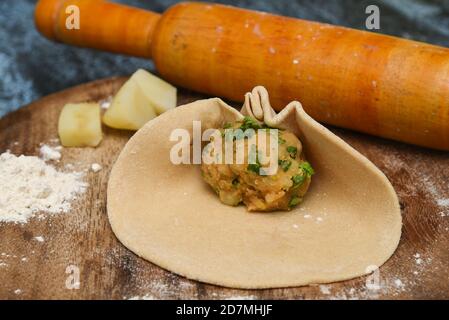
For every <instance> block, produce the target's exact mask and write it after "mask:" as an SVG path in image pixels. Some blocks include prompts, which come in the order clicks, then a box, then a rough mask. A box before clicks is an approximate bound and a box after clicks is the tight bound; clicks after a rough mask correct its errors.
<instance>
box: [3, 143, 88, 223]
mask: <svg viewBox="0 0 449 320" xmlns="http://www.w3.org/2000/svg"><path fill="white" fill-rule="evenodd" d="M50 149H51V148H50V147H48V146H46V145H45V148H44V151H43V152H42V150H41V154H42V153H43V154H42V156H43V157H44V158H45V159H46V160H59V158H60V154H59V152H58V151H57V150H54V149H51V150H50ZM57 153H58V154H59V156H58V154H57ZM0 176H1V177H2V183H1V184H0V222H14V223H26V222H27V221H28V219H29V218H31V217H32V216H34V215H35V214H40V216H42V214H43V213H51V214H56V213H61V212H68V211H69V210H70V208H71V204H70V202H71V201H72V200H74V199H75V198H76V196H77V195H79V194H82V193H84V191H85V190H86V188H87V183H85V182H83V181H82V178H83V173H79V172H62V171H58V170H56V169H55V168H54V167H53V166H51V165H49V164H47V163H46V162H45V161H44V160H43V159H40V158H38V157H35V156H25V155H20V156H15V155H13V154H11V153H10V152H9V151H7V152H4V153H2V154H1V155H0Z"/></svg>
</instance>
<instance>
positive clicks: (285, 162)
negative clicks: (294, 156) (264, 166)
mask: <svg viewBox="0 0 449 320" xmlns="http://www.w3.org/2000/svg"><path fill="white" fill-rule="evenodd" d="M278 164H279V165H280V166H281V168H282V170H284V172H287V171H288V169H289V168H290V166H291V165H292V162H291V161H290V160H279V161H278Z"/></svg>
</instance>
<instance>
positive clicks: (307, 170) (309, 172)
mask: <svg viewBox="0 0 449 320" xmlns="http://www.w3.org/2000/svg"><path fill="white" fill-rule="evenodd" d="M299 168H300V169H302V171H304V173H305V174H307V175H308V176H309V177H311V176H312V175H314V174H315V170H313V168H312V166H311V165H310V163H308V162H307V161H305V162H303V163H301V164H300V165H299Z"/></svg>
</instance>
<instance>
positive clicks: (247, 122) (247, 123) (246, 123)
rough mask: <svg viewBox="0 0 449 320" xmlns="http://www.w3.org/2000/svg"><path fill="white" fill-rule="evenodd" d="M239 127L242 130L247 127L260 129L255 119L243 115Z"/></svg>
mask: <svg viewBox="0 0 449 320" xmlns="http://www.w3.org/2000/svg"><path fill="white" fill-rule="evenodd" d="M240 129H242V130H243V131H245V130H247V129H254V130H257V129H262V126H261V125H260V124H259V123H258V122H257V121H256V119H254V118H251V117H248V116H246V117H244V118H243V121H242V125H241V126H240Z"/></svg>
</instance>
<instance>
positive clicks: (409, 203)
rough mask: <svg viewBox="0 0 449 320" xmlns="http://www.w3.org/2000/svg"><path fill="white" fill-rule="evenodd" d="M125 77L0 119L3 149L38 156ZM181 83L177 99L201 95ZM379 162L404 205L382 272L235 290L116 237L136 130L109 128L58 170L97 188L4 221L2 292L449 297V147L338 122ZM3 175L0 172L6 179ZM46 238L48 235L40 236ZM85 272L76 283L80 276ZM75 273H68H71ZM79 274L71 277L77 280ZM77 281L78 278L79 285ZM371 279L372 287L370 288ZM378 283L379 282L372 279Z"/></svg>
mask: <svg viewBox="0 0 449 320" xmlns="http://www.w3.org/2000/svg"><path fill="white" fill-rule="evenodd" d="M124 80H125V78H110V79H105V80H100V81H95V82H91V83H88V84H84V85H80V86H77V87H74V88H71V89H68V90H65V91H62V92H59V93H56V94H52V95H50V96H47V97H45V98H43V99H41V100H39V101H37V102H34V103H32V104H30V105H28V106H25V107H23V108H21V109H19V110H18V111H16V112H13V113H11V114H9V115H7V116H5V117H4V118H2V119H0V153H1V152H5V151H6V150H7V149H9V150H11V152H12V153H14V154H16V155H19V154H25V155H37V154H38V149H39V144H40V143H51V142H52V139H55V138H57V121H58V116H59V112H60V110H61V108H62V106H63V105H64V104H65V103H67V102H82V101H100V100H102V99H105V98H107V97H108V96H110V95H112V94H114V93H115V92H116V90H117V89H118V88H119V87H120V86H121V84H122V83H123V82H124ZM203 97H204V96H200V95H198V94H194V93H192V92H188V91H183V90H180V91H179V96H178V104H184V103H187V102H191V101H194V100H196V99H199V98H203ZM331 130H332V131H333V132H335V133H336V134H337V135H339V136H340V137H342V138H343V139H344V140H345V141H347V142H348V143H349V144H351V145H352V146H353V147H354V148H355V149H357V150H359V151H360V152H361V153H362V154H364V155H365V156H367V157H368V158H369V159H370V160H371V161H373V162H374V163H375V164H376V165H377V166H378V167H379V168H380V169H381V170H382V171H383V172H384V173H385V174H386V175H387V176H388V178H389V179H390V181H391V182H392V184H393V186H394V187H395V189H396V191H397V193H398V195H399V199H400V202H401V207H402V214H403V220H404V226H403V234H402V238H401V242H400V245H399V248H398V250H397V251H396V253H395V254H394V255H393V257H392V258H391V259H390V260H389V261H388V262H387V263H386V264H385V265H384V266H382V267H381V269H380V271H379V274H378V279H379V280H380V289H378V290H373V289H371V290H370V289H368V288H367V286H366V284H367V282H368V283H374V282H373V281H375V278H376V277H377V275H375V276H370V277H363V278H357V279H354V280H350V281H344V282H340V283H335V284H330V285H327V286H308V287H300V288H288V289H272V290H234V289H228V288H222V287H218V286H213V285H208V284H203V283H199V282H196V281H190V280H187V279H185V278H183V277H180V276H177V275H175V274H173V273H171V272H168V271H166V270H164V269H162V268H159V267H158V266H156V265H154V264H152V263H150V262H147V261H145V260H143V259H141V258H139V257H137V256H136V255H134V254H133V253H132V252H130V251H129V250H127V249H126V248H125V247H124V246H123V245H121V243H120V242H119V241H118V240H117V239H116V238H115V236H114V234H113V233H112V230H111V228H110V226H109V223H108V219H107V214H106V185H107V181H108V175H109V172H110V169H111V167H112V165H113V163H114V161H115V159H116V158H117V156H118V154H119V152H120V150H121V149H122V147H123V146H124V144H125V143H126V141H127V140H128V139H129V137H130V136H131V135H132V132H127V131H119V130H113V129H109V128H104V132H105V135H104V140H103V142H102V143H101V145H100V146H99V147H98V148H64V149H63V151H62V159H61V161H60V162H59V163H55V166H56V167H58V168H63V167H64V165H65V164H68V163H71V164H74V165H75V167H76V168H77V169H79V170H83V169H88V168H89V167H90V165H91V164H92V163H100V164H101V165H102V166H103V170H101V171H100V172H98V173H94V172H91V171H88V172H87V173H86V181H87V182H88V183H89V185H90V187H89V189H88V191H87V192H86V194H84V195H83V196H82V197H80V198H79V199H77V200H76V201H75V202H74V203H73V210H72V211H71V212H70V213H65V214H59V215H54V216H48V217H47V218H44V219H41V220H38V219H32V220H30V221H29V222H28V223H27V224H23V225H20V224H5V223H3V224H0V283H1V285H0V298H1V299H129V298H147V299H220V298H221V299H227V298H242V299H244V298H247V299H256V298H260V299H281V298H282V299H335V298H341V299H374V298H383V299H385V298H392V299H412V298H417V299H424V298H436V299H448V298H449V267H448V264H449V153H448V152H437V151H433V150H428V149H423V148H418V147H414V146H409V145H405V144H401V143H396V142H392V141H387V140H383V139H379V138H374V137H370V136H366V135H363V134H358V133H353V132H349V131H346V130H341V129H335V128H331ZM0 179H1V177H0ZM37 236H42V237H43V239H44V241H43V242H39V241H37V240H36V239H35V237H37ZM76 270H79V289H76V288H73V286H69V288H72V289H69V288H67V286H66V283H69V284H70V283H73V281H72V279H73V277H74V276H75V277H76ZM67 272H68V273H67ZM71 277H72V278H71ZM75 287H76V286H75ZM368 287H370V286H368ZM371 287H372V286H371Z"/></svg>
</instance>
